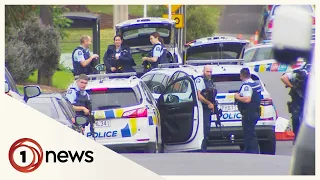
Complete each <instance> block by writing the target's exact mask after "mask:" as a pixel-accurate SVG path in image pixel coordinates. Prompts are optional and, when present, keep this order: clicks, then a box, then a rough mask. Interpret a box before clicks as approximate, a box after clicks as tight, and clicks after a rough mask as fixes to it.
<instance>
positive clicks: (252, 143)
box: [235, 68, 261, 154]
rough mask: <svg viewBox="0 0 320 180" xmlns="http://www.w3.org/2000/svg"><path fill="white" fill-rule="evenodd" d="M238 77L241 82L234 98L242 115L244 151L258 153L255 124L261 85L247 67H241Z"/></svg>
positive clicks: (257, 115)
mask: <svg viewBox="0 0 320 180" xmlns="http://www.w3.org/2000/svg"><path fill="white" fill-rule="evenodd" d="M240 79H241V80H242V82H243V84H242V85H241V87H240V90H239V93H235V100H236V101H237V103H238V109H239V111H240V113H241V115H242V128H243V135H244V153H252V154H259V145H258V138H257V135H256V132H255V126H256V124H257V122H258V120H259V118H260V103H261V86H260V85H259V84H258V83H256V82H254V81H253V80H252V79H251V75H250V71H249V69H248V68H243V69H241V71H240Z"/></svg>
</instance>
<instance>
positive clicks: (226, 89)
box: [213, 74, 263, 93]
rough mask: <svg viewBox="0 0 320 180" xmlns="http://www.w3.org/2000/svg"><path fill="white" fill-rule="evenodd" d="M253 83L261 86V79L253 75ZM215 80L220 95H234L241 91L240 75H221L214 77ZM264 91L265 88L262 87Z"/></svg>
mask: <svg viewBox="0 0 320 180" xmlns="http://www.w3.org/2000/svg"><path fill="white" fill-rule="evenodd" d="M251 78H252V80H253V81H255V82H256V83H258V84H259V85H261V82H260V80H259V78H258V77H257V76H255V75H253V74H252V75H251ZM213 80H214V82H215V86H216V89H217V92H218V93H234V92H237V91H239V89H240V87H241V85H242V81H241V79H240V74H219V75H213ZM261 88H262V90H263V87H262V86H261Z"/></svg>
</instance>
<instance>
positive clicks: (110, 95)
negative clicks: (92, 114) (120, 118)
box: [88, 88, 142, 111]
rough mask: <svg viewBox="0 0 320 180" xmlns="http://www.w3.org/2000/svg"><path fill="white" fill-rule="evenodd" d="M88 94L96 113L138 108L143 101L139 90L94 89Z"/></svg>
mask: <svg viewBox="0 0 320 180" xmlns="http://www.w3.org/2000/svg"><path fill="white" fill-rule="evenodd" d="M88 93H89V95H90V99H91V102H92V110H94V111H95V110H106V109H116V108H124V107H130V106H136V105H139V104H141V101H142V100H141V94H140V91H139V90H138V89H137V88H105V89H97V90H94V89H92V90H90V91H88Z"/></svg>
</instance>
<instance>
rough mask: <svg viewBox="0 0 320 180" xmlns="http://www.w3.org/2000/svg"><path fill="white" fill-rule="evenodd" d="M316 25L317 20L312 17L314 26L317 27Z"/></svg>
mask: <svg viewBox="0 0 320 180" xmlns="http://www.w3.org/2000/svg"><path fill="white" fill-rule="evenodd" d="M315 24H316V18H315V17H312V25H315Z"/></svg>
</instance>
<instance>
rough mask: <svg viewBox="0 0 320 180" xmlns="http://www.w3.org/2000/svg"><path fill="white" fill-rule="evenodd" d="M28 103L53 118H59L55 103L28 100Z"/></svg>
mask: <svg viewBox="0 0 320 180" xmlns="http://www.w3.org/2000/svg"><path fill="white" fill-rule="evenodd" d="M28 105H29V106H31V107H32V108H34V109H36V110H37V111H39V112H41V113H43V114H45V115H47V116H49V117H51V118H52V119H59V115H58V112H57V110H56V107H55V105H54V104H53V103H52V102H51V101H50V102H28Z"/></svg>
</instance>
